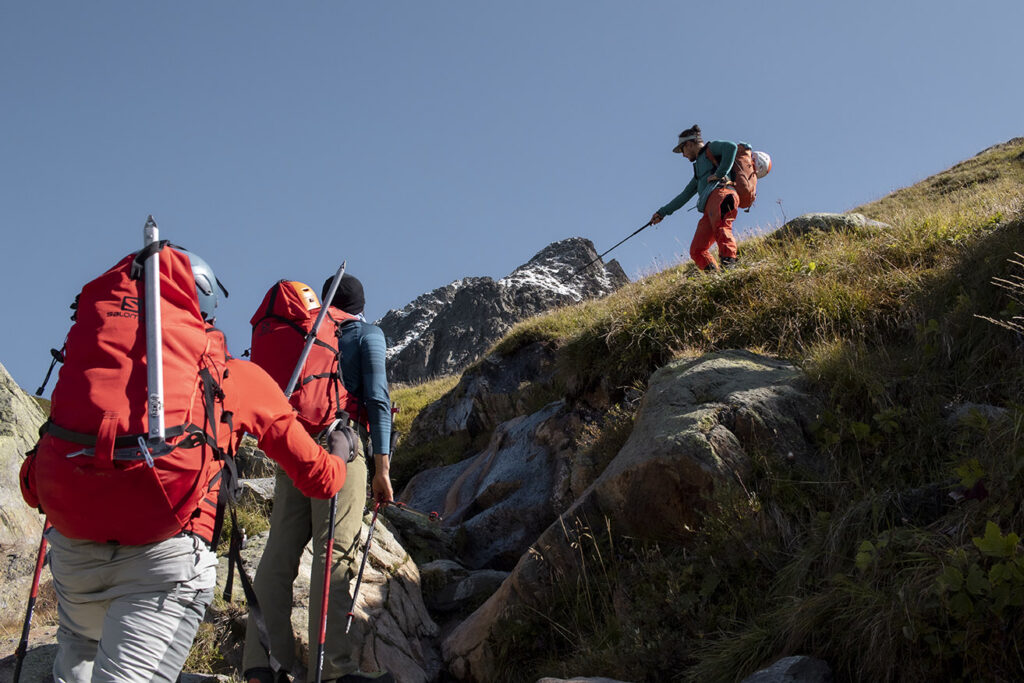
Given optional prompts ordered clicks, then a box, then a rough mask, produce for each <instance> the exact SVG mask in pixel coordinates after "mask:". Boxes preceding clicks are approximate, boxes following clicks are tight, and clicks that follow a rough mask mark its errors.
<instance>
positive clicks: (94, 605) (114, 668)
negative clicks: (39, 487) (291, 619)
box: [46, 513, 217, 683]
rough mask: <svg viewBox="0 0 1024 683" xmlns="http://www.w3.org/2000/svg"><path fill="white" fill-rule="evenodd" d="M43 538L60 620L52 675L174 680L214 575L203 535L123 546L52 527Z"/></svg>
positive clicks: (83, 681) (123, 681)
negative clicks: (67, 534) (76, 536)
mask: <svg viewBox="0 0 1024 683" xmlns="http://www.w3.org/2000/svg"><path fill="white" fill-rule="evenodd" d="M83 514H88V513H83ZM46 538H47V540H48V541H49V543H50V570H51V572H52V574H53V586H54V588H55V589H56V591H57V611H58V616H59V619H60V626H59V628H58V630H57V657H56V660H55V661H54V663H53V678H54V680H55V681H58V682H59V683H65V682H67V683H71V682H75V683H89V682H90V681H92V682H96V683H100V682H107V681H110V682H113V681H118V682H119V683H128V682H131V683H134V682H135V681H138V682H139V683H143V682H144V681H166V682H167V683H173V682H174V681H175V680H177V678H178V674H179V673H180V672H181V667H182V666H184V664H185V659H186V658H187V657H188V653H189V650H190V649H191V647H192V640H193V639H194V638H195V635H196V630H197V629H198V628H199V622H200V621H202V619H203V615H204V614H205V613H206V608H207V606H208V605H209V604H210V601H211V600H212V599H213V589H214V585H215V583H216V580H217V556H216V555H215V554H214V553H213V552H212V551H211V550H210V549H209V547H208V546H207V545H206V542H205V541H203V540H202V539H199V538H197V537H195V536H192V535H182V536H175V537H173V538H169V539H167V540H166V541H161V542H159V543H151V544H149V545H137V546H131V545H122V546H119V545H110V544H106V543H95V542H93V541H80V540H75V539H71V538H67V537H65V536H64V535H62V534H61V533H60V532H59V531H57V530H56V529H53V528H51V529H50V530H49V531H48V532H47V533H46Z"/></svg>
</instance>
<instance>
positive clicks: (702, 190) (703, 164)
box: [658, 140, 739, 216]
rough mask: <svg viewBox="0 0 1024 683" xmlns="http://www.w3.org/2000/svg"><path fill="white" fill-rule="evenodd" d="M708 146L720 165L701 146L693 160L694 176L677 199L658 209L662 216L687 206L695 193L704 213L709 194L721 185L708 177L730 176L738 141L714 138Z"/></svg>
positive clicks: (698, 206)
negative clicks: (709, 180)
mask: <svg viewBox="0 0 1024 683" xmlns="http://www.w3.org/2000/svg"><path fill="white" fill-rule="evenodd" d="M706 146H707V147H709V148H710V149H711V154H713V155H714V156H715V158H717V159H718V160H719V162H718V166H717V167H716V166H715V164H714V163H713V162H712V161H711V159H708V156H707V154H706V152H705V151H704V148H701V150H700V153H699V154H698V155H697V160H696V161H694V162H693V178H691V179H690V182H689V183H687V184H686V187H685V188H683V191H682V192H680V193H679V194H678V195H677V196H676V198H675V199H673V200H672V201H670V202H669V203H668V204H666V205H665V206H663V207H661V208H660V209H658V213H660V214H661V215H662V216H671V215H672V214H673V213H675V212H676V211H677V210H679V209H681V208H682V207H683V206H685V205H686V202H688V201H690V199H691V198H692V197H693V196H694V195H697V210H698V211H700V212H701V213H704V205H705V204H706V203H707V201H708V195H710V194H711V191H712V190H714V189H715V188H716V187H718V185H719V183H718V182H717V181H715V182H708V178H710V177H711V176H717V177H719V178H728V177H729V173H730V171H732V165H733V163H734V162H735V161H736V153H737V151H738V149H739V148H738V147H737V145H736V143H735V142H729V141H728V140H712V141H711V142H709V143H708V144H707V145H706Z"/></svg>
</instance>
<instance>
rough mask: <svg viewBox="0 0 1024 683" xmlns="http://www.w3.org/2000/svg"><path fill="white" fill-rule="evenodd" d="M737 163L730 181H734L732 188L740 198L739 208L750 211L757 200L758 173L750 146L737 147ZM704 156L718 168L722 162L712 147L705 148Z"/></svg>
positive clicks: (734, 165)
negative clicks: (713, 152) (716, 156)
mask: <svg viewBox="0 0 1024 683" xmlns="http://www.w3.org/2000/svg"><path fill="white" fill-rule="evenodd" d="M737 147H738V149H737V151H736V161H734V162H733V165H732V170H731V171H730V172H729V179H730V180H732V182H733V185H732V188H733V189H734V190H736V194H738V195H739V197H740V204H739V208H741V209H749V208H750V207H751V206H753V204H754V200H755V199H757V172H756V171H755V169H754V157H753V154H752V153H751V152H752V150H751V148H750V145H747V144H746V143H743V142H741V143H739V144H738V145H737ZM704 154H705V156H707V158H708V159H709V160H710V161H711V163H712V164H714V166H715V167H716V168H717V167H718V164H719V163H720V161H719V160H718V159H716V158H715V155H714V154H712V153H711V145H710V144H708V145H705V146H704Z"/></svg>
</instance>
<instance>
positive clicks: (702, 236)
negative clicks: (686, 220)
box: [690, 187, 740, 270]
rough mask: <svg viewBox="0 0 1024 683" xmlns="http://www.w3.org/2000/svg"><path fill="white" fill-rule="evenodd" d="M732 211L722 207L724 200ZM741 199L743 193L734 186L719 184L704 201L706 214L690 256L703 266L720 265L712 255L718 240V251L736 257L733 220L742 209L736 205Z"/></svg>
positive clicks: (695, 234)
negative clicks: (723, 209)
mask: <svg viewBox="0 0 1024 683" xmlns="http://www.w3.org/2000/svg"><path fill="white" fill-rule="evenodd" d="M723 203H725V205H726V206H725V208H726V209H729V207H730V206H731V207H732V208H731V209H730V210H728V211H722V208H723V207H722V204H723ZM739 203H740V198H739V195H738V194H736V190H734V189H732V188H731V187H716V188H715V189H714V190H712V191H711V195H710V196H709V197H708V201H707V203H706V204H705V205H704V215H703V216H701V219H700V221H699V222H698V223H697V232H695V233H694V235H693V241H692V242H690V258H692V259H693V260H694V262H695V263H696V264H697V267H698V268H700V269H701V270H704V269H706V268H708V267H709V266H711V267H714V268H718V264H717V263H715V259H714V258H713V257H712V256H711V251H710V250H711V245H712V244H714V243H715V242H717V243H718V255H719V256H728V257H730V258H735V257H736V240H735V239H733V237H732V223H733V221H734V220H736V214H737V213H739V210H738V209H737V208H736V207H737V206H738V205H739Z"/></svg>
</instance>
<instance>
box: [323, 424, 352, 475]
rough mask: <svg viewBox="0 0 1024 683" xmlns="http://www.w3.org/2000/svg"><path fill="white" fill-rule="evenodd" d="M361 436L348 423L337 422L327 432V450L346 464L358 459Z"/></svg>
mask: <svg viewBox="0 0 1024 683" xmlns="http://www.w3.org/2000/svg"><path fill="white" fill-rule="evenodd" d="M358 443H359V436H358V435H357V434H356V431H355V430H354V429H352V428H351V427H349V426H348V423H347V422H342V421H341V420H335V421H334V424H332V425H331V426H330V427H328V430H327V450H328V451H330V452H331V453H332V454H333V455H336V456H338V457H339V458H341V459H342V460H344V461H345V463H346V464H348V463H350V462H352V461H353V460H355V459H356V453H357V445H358Z"/></svg>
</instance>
